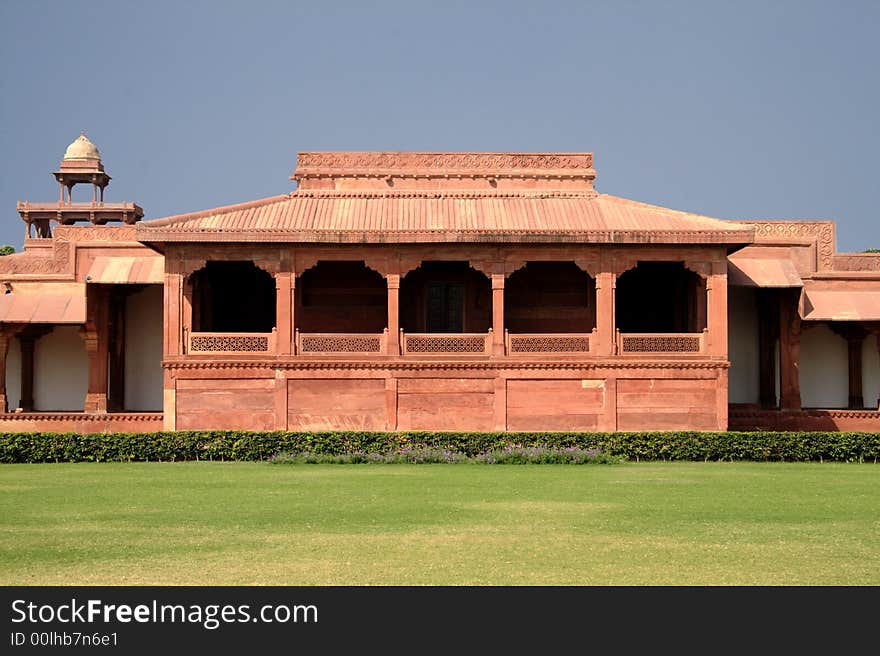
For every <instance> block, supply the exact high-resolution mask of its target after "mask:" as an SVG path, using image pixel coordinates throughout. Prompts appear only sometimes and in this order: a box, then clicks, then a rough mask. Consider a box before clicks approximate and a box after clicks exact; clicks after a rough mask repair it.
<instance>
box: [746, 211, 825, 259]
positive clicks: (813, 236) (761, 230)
mask: <svg viewBox="0 0 880 656" xmlns="http://www.w3.org/2000/svg"><path fill="white" fill-rule="evenodd" d="M737 223H742V224H745V225H751V226H754V228H755V241H756V242H765V243H774V242H779V243H786V242H791V241H808V242H809V241H812V242H814V243H815V244H816V260H817V261H816V266H817V267H818V269H819V271H830V270H832V269H833V268H834V251H835V235H834V222H833V221H738V222H737Z"/></svg>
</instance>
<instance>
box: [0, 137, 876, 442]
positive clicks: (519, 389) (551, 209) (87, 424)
mask: <svg viewBox="0 0 880 656" xmlns="http://www.w3.org/2000/svg"><path fill="white" fill-rule="evenodd" d="M54 176H55V178H56V180H57V181H58V183H59V189H60V196H59V200H58V201H57V202H46V203H31V202H20V203H19V204H18V212H19V215H20V216H21V219H22V220H23V221H24V223H25V226H26V238H25V241H24V252H22V253H18V254H13V255H8V256H5V257H0V282H2V283H3V285H4V291H5V294H3V295H0V358H2V362H0V429H2V430H7V431H18V430H40V431H70V430H73V431H153V430H160V429H162V428H164V429H168V430H184V429H252V430H288V429H289V430H315V429H320V430H326V429H356V430H469V431H505V430H507V431H545V430H547V431H559V430H566V431H575V430H584V431H617V430H619V431H636V430H678V429H692V430H726V429H728V428H731V429H754V428H761V429H799V430H819V429H822V430H880V413H878V396H880V349H878V334H880V255H874V254H848V253H837V252H836V248H835V237H834V230H835V227H834V223H833V222H832V221H764V220H761V221H755V220H721V219H716V218H712V217H707V216H700V215H697V214H692V213H687V212H682V211H676V210H671V209H666V208H663V207H657V206H653V205H648V204H645V203H640V202H636V201H633V200H628V199H625V198H620V197H616V196H611V195H608V194H603V193H600V192H599V191H597V190H596V188H595V186H594V180H595V178H596V171H595V169H594V168H593V155H592V154H591V153H424V152H306V153H299V156H298V159H297V166H296V169H295V170H294V172H293V175H292V176H291V178H292V180H294V181H295V182H296V189H295V190H294V191H291V192H289V193H283V194H281V195H278V196H273V197H270V198H264V199H260V200H255V201H251V202H246V203H242V204H238V205H230V206H225V207H218V208H215V209H210V210H205V211H202V212H195V213H190V214H181V215H177V216H170V217H166V218H159V219H154V220H148V221H145V220H143V217H144V212H143V210H142V209H141V207H140V206H138V205H137V204H135V203H132V202H126V203H110V202H105V201H104V191H105V188H106V187H107V186H108V184H109V182H110V176H109V175H107V173H106V172H105V171H104V166H103V163H102V161H101V156H100V153H99V151H98V149H97V148H96V147H95V146H94V144H92V143H91V142H90V141H89V140H88V138H87V137H85V135H81V136H80V137H79V138H78V139H77V140H76V141H74V142H73V143H72V144H71V145H70V147H69V148H68V149H67V151H66V152H65V155H64V158H63V159H62V162H61V165H60V167H59V170H58V171H56V172H55V173H54ZM77 184H87V185H88V184H91V185H92V194H91V199H90V200H88V201H74V200H73V190H74V188H75V187H76V185H77Z"/></svg>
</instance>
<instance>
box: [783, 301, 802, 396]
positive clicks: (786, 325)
mask: <svg viewBox="0 0 880 656" xmlns="http://www.w3.org/2000/svg"><path fill="white" fill-rule="evenodd" d="M799 294H800V290H796V293H794V292H792V290H790V289H783V290H781V291H780V297H779V298H780V300H779V303H780V305H779V406H780V408H781V409H782V410H800V409H801V383H800V354H801V317H800V315H799V314H798V311H797V303H798V298H799V296H798V295H799Z"/></svg>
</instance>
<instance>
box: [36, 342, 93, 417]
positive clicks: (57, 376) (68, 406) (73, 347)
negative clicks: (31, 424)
mask: <svg viewBox="0 0 880 656" xmlns="http://www.w3.org/2000/svg"><path fill="white" fill-rule="evenodd" d="M88 383H89V360H88V356H87V355H86V347H85V343H84V342H83V339H82V337H80V334H79V326H56V327H55V329H54V330H53V331H52V332H51V333H49V334H48V335H44V336H43V337H40V339H38V340H37V342H36V345H35V346H34V410H37V411H54V410H75V411H82V409H83V406H84V405H85V399H86V390H87V389H88Z"/></svg>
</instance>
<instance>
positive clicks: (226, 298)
mask: <svg viewBox="0 0 880 656" xmlns="http://www.w3.org/2000/svg"><path fill="white" fill-rule="evenodd" d="M191 284H192V302H193V331H195V332H216V333H268V332H272V329H273V328H274V327H275V280H274V279H273V278H272V276H271V275H270V274H269V273H267V272H265V271H263V270H262V269H260V268H258V267H257V266H256V265H255V264H254V263H253V262H240V261H234V262H208V263H207V264H206V265H205V267H204V268H203V269H200V270H199V271H197V272H195V273H194V274H193V275H192V279H191Z"/></svg>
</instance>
